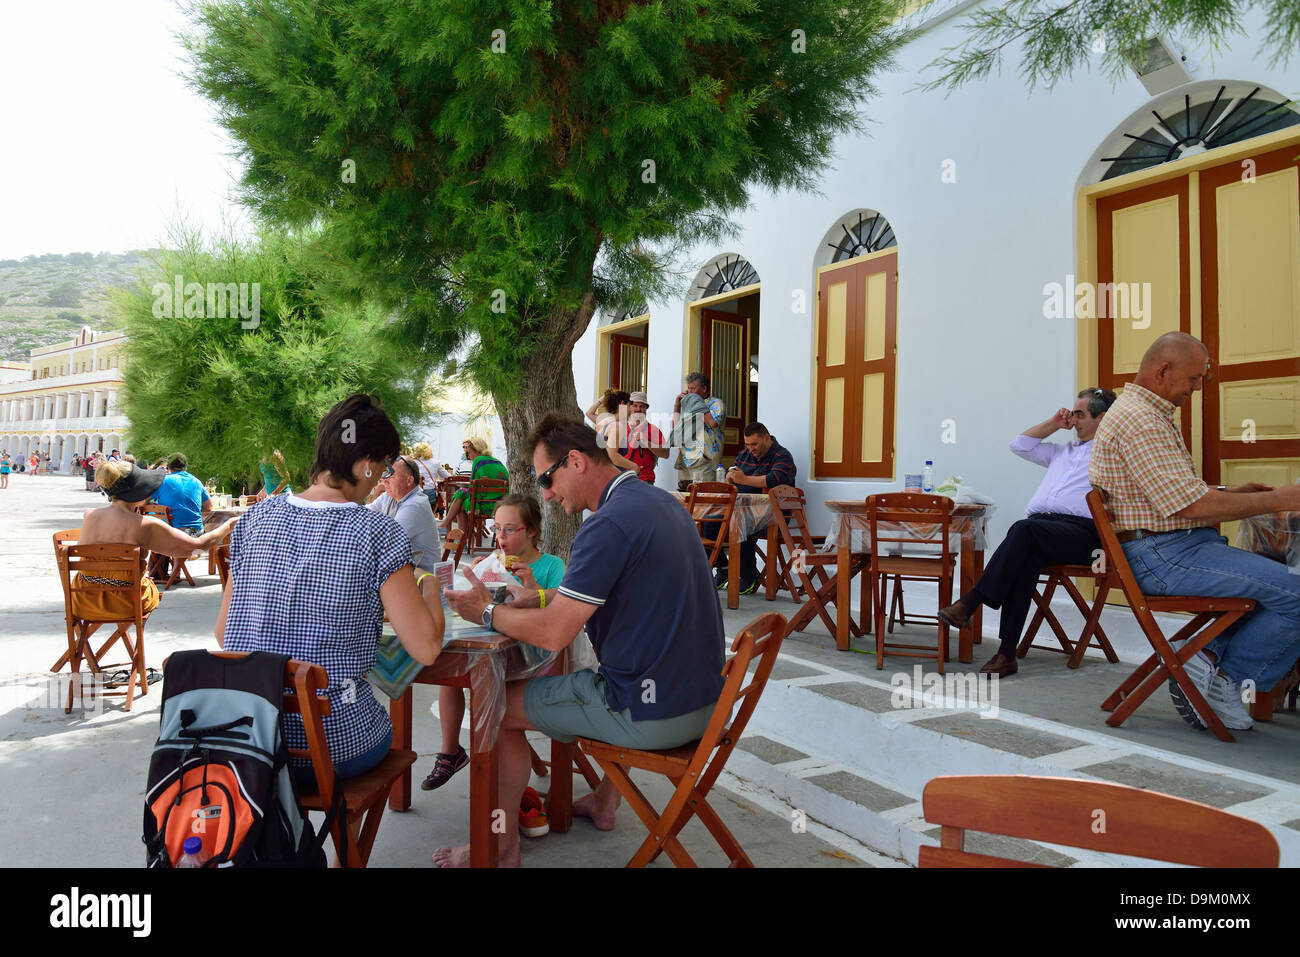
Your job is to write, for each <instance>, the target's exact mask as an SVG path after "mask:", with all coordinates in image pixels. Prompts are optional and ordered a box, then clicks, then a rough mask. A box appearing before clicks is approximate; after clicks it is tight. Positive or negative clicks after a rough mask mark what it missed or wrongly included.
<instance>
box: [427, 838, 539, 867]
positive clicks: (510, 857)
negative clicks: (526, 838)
mask: <svg viewBox="0 0 1300 957" xmlns="http://www.w3.org/2000/svg"><path fill="white" fill-rule="evenodd" d="M433 863H434V866H435V867H469V845H468V844H462V845H461V846H460V847H440V848H438V849H437V850H436V851H434V852H433ZM497 866H498V867H518V866H519V845H518V844H517V843H516V844H515V845H514V846H512V847H506V846H505V845H504V844H503V845H501V848H500V853H499V855H498V857H497Z"/></svg>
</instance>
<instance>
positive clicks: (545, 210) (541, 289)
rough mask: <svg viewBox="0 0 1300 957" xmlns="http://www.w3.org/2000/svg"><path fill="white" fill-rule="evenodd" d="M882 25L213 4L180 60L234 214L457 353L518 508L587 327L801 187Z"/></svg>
mask: <svg viewBox="0 0 1300 957" xmlns="http://www.w3.org/2000/svg"><path fill="white" fill-rule="evenodd" d="M897 9H898V8H897V5H896V3H895V0H855V2H853V3H844V2H843V0H747V2H745V0H742V2H737V0H730V2H712V0H691V2H685V0H656V2H628V0H622V2H616V3H596V2H592V0H579V2H550V3H548V2H539V0H413V2H406V3H393V2H391V0H217V2H198V3H197V4H196V5H195V10H194V12H195V17H196V20H197V22H198V31H199V32H198V34H197V35H196V36H195V37H194V38H193V39H192V40H191V43H190V49H191V51H192V54H193V59H194V66H195V75H194V83H195V86H196V88H197V89H198V90H200V91H201V92H202V93H204V94H205V95H206V96H208V97H210V98H211V99H212V100H213V101H215V103H216V104H217V105H218V107H219V109H220V115H221V119H222V122H223V123H224V124H225V126H226V127H227V128H228V129H229V130H230V132H231V133H232V134H233V136H234V138H235V140H236V142H238V143H239V144H240V146H241V150H242V154H243V159H244V160H245V161H246V164H247V167H246V173H245V175H244V178H243V192H244V197H245V199H246V201H247V203H248V204H249V205H250V206H251V207H252V208H253V209H254V210H256V211H257V213H259V214H260V215H262V216H264V217H266V218H268V219H270V220H271V221H274V222H277V223H283V224H287V225H290V226H301V225H303V224H307V223H313V224H314V223H320V224H321V225H322V226H323V232H324V235H323V242H324V246H325V248H327V249H328V250H329V253H330V255H331V257H332V259H333V261H334V262H335V263H336V264H338V265H339V266H340V267H341V270H340V272H341V276H342V279H341V284H342V287H343V288H345V289H347V290H348V291H349V292H350V293H351V294H353V295H355V296H358V297H360V296H364V295H376V296H378V297H380V299H381V301H382V302H383V303H384V304H385V305H387V306H389V307H391V308H394V309H395V311H396V312H397V314H398V315H399V317H400V320H401V324H402V325H401V328H402V331H403V333H404V334H405V335H407V336H408V337H410V340H411V341H412V342H415V343H418V344H420V345H421V346H424V347H426V348H427V350H428V353H429V354H430V355H432V356H440V357H448V356H452V355H463V360H462V361H461V362H460V364H459V367H460V369H461V370H462V371H464V372H465V373H466V374H467V375H468V376H469V377H470V378H471V379H472V381H474V382H475V383H476V384H477V385H478V386H479V387H480V388H481V389H482V390H483V391H484V392H486V393H488V394H490V395H491V396H492V397H493V399H494V400H495V402H496V406H497V410H498V413H499V414H500V416H501V419H502V422H503V425H504V430H505V434H506V441H507V446H508V448H509V450H510V455H509V458H510V462H509V465H510V470H511V473H512V477H513V478H514V479H515V483H516V485H521V486H524V487H531V478H530V477H529V473H530V470H531V461H529V460H528V459H527V458H526V457H525V456H524V455H523V454H522V452H523V449H522V445H523V443H522V439H523V437H524V435H525V434H526V432H527V430H528V428H529V427H530V425H531V423H532V422H534V421H535V420H536V419H537V418H538V417H540V415H541V414H543V413H544V412H547V411H550V410H554V409H559V410H562V411H566V412H569V413H570V414H572V415H573V416H574V417H575V418H576V417H579V416H580V412H579V408H578V404H577V400H576V396H575V394H574V387H573V379H572V365H571V355H572V349H573V345H574V343H575V342H576V341H577V340H578V338H579V337H580V336H581V335H582V334H583V332H584V331H585V330H586V328H587V326H588V324H589V323H590V321H591V318H592V316H593V314H594V313H595V311H596V310H597V309H598V308H600V307H603V306H612V307H615V308H617V307H618V306H620V305H624V304H628V303H631V302H636V301H643V300H647V299H653V298H655V295H656V294H657V293H661V292H663V291H664V288H665V287H664V284H665V283H666V282H669V281H671V279H672V278H673V277H672V275H671V271H669V270H667V269H666V268H665V267H666V266H667V265H668V264H669V263H670V262H671V260H672V256H673V254H674V253H675V251H676V250H677V249H679V248H682V247H684V246H688V245H689V244H692V243H694V242H696V241H699V240H701V239H706V238H711V237H712V238H716V237H718V236H719V235H720V234H721V233H723V232H724V231H725V229H726V227H727V223H728V219H729V217H730V215H731V214H732V213H734V212H735V211H736V210H738V209H740V208H741V207H743V206H744V205H745V204H746V203H747V201H748V196H749V192H750V190H751V189H752V188H754V187H756V186H759V187H765V188H768V189H774V190H775V189H782V188H791V187H793V188H805V189H809V188H813V187H814V186H815V184H816V182H817V177H818V175H819V174H820V172H821V171H822V170H823V169H824V167H825V165H826V163H827V162H828V161H829V160H830V159H831V158H832V144H833V142H834V139H835V137H836V136H837V135H838V134H840V133H843V132H845V131H847V130H851V129H855V128H858V127H859V126H860V125H861V123H862V122H863V112H862V108H861V107H862V103H863V101H864V100H865V99H866V98H867V97H868V96H869V95H870V94H871V93H872V92H873V86H872V80H873V77H875V76H876V75H877V74H878V73H879V71H880V70H881V69H882V68H884V67H885V66H886V65H887V64H888V62H889V60H890V57H891V56H892V54H893V51H894V49H895V47H896V45H897V44H898V43H899V41H900V39H901V38H902V35H901V33H900V31H898V30H897V29H896V28H894V27H892V26H891V24H893V23H894V20H895V18H896V16H897ZM548 521H549V519H548ZM548 536H549V533H548ZM564 537H565V536H563V535H561V536H560V538H561V539H562V540H563V538H564ZM550 540H551V541H555V539H554V538H550Z"/></svg>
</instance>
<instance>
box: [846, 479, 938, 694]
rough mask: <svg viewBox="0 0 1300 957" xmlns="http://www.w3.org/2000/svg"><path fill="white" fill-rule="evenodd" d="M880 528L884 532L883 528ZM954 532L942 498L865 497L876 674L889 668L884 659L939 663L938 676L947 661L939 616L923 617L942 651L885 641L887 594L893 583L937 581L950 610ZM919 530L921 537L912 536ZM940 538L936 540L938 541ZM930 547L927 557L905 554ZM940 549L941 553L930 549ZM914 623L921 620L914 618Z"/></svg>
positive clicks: (898, 494)
mask: <svg viewBox="0 0 1300 957" xmlns="http://www.w3.org/2000/svg"><path fill="white" fill-rule="evenodd" d="M882 523H883V524H884V526H885V527H884V528H882V527H881V525H882ZM951 526H952V499H950V498H945V497H944V496H942V495H918V494H915V493H908V492H890V493H888V494H885V495H869V496H867V527H868V529H869V530H870V535H871V564H870V566H869V570H868V572H867V574H868V576H869V577H870V583H871V591H872V594H873V595H875V619H876V626H875V630H876V668H877V669H882V668H884V667H885V655H886V653H890V654H895V655H901V656H903V657H905V658H936V659H937V660H938V662H939V665H938V670H939V673H940V674H942V673H943V663H944V662H945V661H946V660H947V659H948V624H947V623H946V622H945V621H943V620H942V619H941V618H939V617H938V615H934V616H929V615H927V616H925V618H926V620H927V621H928V620H931V619H933V621H934V622H935V625H936V628H937V629H938V647H937V648H936V647H935V646H934V645H933V644H931V645H924V644H915V643H912V642H905V641H887V640H886V637H885V635H886V631H885V591H886V589H887V588H888V587H889V579H890V578H891V577H892V578H893V579H894V582H895V588H896V589H897V588H898V587H901V584H900V583H901V582H904V581H937V582H938V584H939V606H938V607H939V608H945V607H947V606H948V605H950V604H952V580H953V574H954V572H955V571H956V568H957V556H956V555H955V554H954V552H953V550H952V543H951V541H950V540H949V539H950V536H951ZM912 529H916V530H917V532H913V531H912ZM936 534H937V536H938V537H937V538H936V537H935V536H936ZM917 545H921V546H924V547H926V551H927V554H921V555H918V554H910V555H909V554H893V555H891V554H888V552H890V551H895V552H899V553H902V552H904V551H905V550H906V549H907V548H908V547H909V546H911V547H912V548H913V550H915V547H916V546H917ZM934 547H937V548H938V552H937V553H930V549H933V548H934ZM912 617H913V618H918V617H921V616H917V615H913V616H912Z"/></svg>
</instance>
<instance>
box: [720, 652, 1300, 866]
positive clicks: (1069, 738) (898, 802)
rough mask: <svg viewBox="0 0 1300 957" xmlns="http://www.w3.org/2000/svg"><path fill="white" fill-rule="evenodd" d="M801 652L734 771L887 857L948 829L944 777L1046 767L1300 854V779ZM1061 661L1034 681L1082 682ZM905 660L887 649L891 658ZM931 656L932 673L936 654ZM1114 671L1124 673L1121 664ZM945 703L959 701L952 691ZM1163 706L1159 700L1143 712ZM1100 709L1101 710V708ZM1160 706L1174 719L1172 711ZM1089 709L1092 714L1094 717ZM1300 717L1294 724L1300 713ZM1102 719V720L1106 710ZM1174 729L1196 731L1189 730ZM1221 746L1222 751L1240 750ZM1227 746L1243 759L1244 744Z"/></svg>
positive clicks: (1003, 843)
mask: <svg viewBox="0 0 1300 957" xmlns="http://www.w3.org/2000/svg"><path fill="white" fill-rule="evenodd" d="M787 647H791V646H790V645H787ZM799 650H800V649H798V648H794V649H793V650H791V651H783V652H782V654H781V655H780V660H779V661H778V664H777V666H776V668H775V669H774V672H773V677H772V680H771V681H770V682H769V684H768V687H767V688H766V690H765V691H764V693H763V698H762V701H761V702H760V705H759V707H758V709H757V710H756V711H755V713H754V716H753V718H752V719H751V721H750V724H749V727H748V729H747V733H746V734H745V735H744V737H743V738H742V739H741V741H740V743H739V745H738V747H737V750H736V752H735V753H734V754H733V755H732V757H731V760H730V761H729V763H728V769H729V771H731V772H732V773H733V774H734V775H735V776H737V777H738V778H740V779H741V780H742V781H744V782H747V783H749V784H750V785H751V786H752V787H753V788H755V789H757V790H762V791H766V792H768V793H769V794H770V795H771V796H772V798H773V799H774V800H775V801H778V802H783V803H784V804H785V805H787V806H788V807H790V808H791V809H792V810H793V811H802V812H803V814H804V815H805V816H806V818H807V819H808V820H810V821H813V822H816V823H818V824H821V825H824V826H826V827H828V828H831V829H833V830H834V831H838V832H840V833H841V834H843V835H845V836H846V837H847V838H849V839H851V840H853V841H855V842H859V843H861V844H862V845H865V846H866V847H867V848H870V849H872V850H874V851H875V852H878V853H879V854H881V855H883V856H884V857H885V858H888V859H891V860H893V861H895V862H898V863H906V864H910V865H915V864H916V860H917V849H918V848H919V847H920V845H921V844H922V843H929V844H937V843H938V831H939V829H938V827H937V826H935V825H931V824H928V823H927V822H926V821H925V820H924V814H923V811H922V807H921V795H922V792H923V790H924V788H925V784H926V782H928V781H929V780H930V779H931V778H934V777H937V776H939V775H944V774H1036V775H1054V776H1062V777H1073V778H1086V779H1092V780H1102V781H1111V782H1116V783H1122V784H1129V785H1133V786H1136V787H1143V788H1149V789H1152V790H1156V791H1161V792H1164V793H1166V794H1172V795H1175V796H1177V797H1183V798H1188V799H1190V800H1195V801H1200V802H1202V803H1205V804H1209V805H1212V806H1214V807H1219V808H1223V809H1225V810H1228V811H1231V812H1233V813H1236V814H1241V815H1242V816H1244V817H1249V818H1251V819H1254V820H1257V821H1260V822H1261V823H1263V824H1264V825H1265V826H1267V827H1268V828H1269V829H1270V831H1271V832H1272V833H1273V834H1274V835H1275V837H1276V838H1277V841H1278V844H1279V847H1280V848H1281V853H1282V865H1283V866H1296V865H1297V864H1300V786H1298V785H1297V784H1296V783H1294V782H1293V781H1289V780H1284V779H1282V778H1279V777H1273V776H1269V775H1267V774H1262V773H1256V772H1253V771H1251V770H1248V769H1246V768H1242V767H1240V766H1237V767H1234V766H1230V765H1229V764H1226V763H1220V762H1218V761H1215V760H1205V759H1202V758H1197V757H1192V756H1189V755H1188V754H1186V753H1181V752H1178V751H1173V750H1170V749H1166V748H1161V747H1158V746H1151V745H1148V744H1143V743H1141V742H1139V741H1135V740H1131V736H1130V739H1128V740H1126V739H1125V737H1124V736H1123V735H1122V733H1117V729H1106V730H1104V731H1098V730H1095V729H1094V728H1093V727H1076V726H1073V725H1071V724H1067V723H1064V722H1061V721H1055V720H1050V719H1046V718H1043V717H1039V716H1036V715H1033V714H1028V713H1023V712H1018V711H1015V710H1011V709H1009V708H1007V707H1006V706H1005V705H1004V704H996V705H995V704H994V702H992V701H988V700H986V701H985V702H984V703H983V706H982V707H973V708H963V707H942V706H940V707H935V706H934V705H935V704H936V702H935V700H933V698H934V696H933V694H931V695H929V696H927V695H926V694H925V690H924V689H926V688H927V687H932V685H933V680H934V679H928V684H927V679H925V678H921V679H920V680H921V682H922V684H921V688H920V689H913V687H912V685H913V684H915V681H916V679H917V678H918V672H917V671H915V670H914V671H913V672H912V674H910V675H909V674H908V673H907V672H906V671H904V670H897V671H894V672H893V673H892V674H891V672H889V671H883V672H877V671H875V670H874V668H873V669H872V670H871V674H870V675H862V674H858V673H854V672H852V671H849V670H845V669H841V668H837V667H835V665H834V664H833V663H828V661H827V659H826V657H825V656H824V655H819V656H818V657H817V658H813V657H811V656H803V655H801V654H800V653H799ZM839 655H840V656H841V658H838V659H832V661H839V660H844V661H846V662H850V663H853V664H858V663H860V662H861V661H862V660H863V659H862V658H860V657H858V656H853V655H846V654H845V653H842V652H841V653H839ZM1052 659H1053V660H1052V662H1051V663H1052V665H1054V666H1055V668H1054V669H1053V671H1052V672H1051V673H1048V674H1046V675H1044V676H1043V677H1041V678H1039V679H1037V680H1039V681H1043V680H1046V678H1047V677H1055V678H1057V679H1058V680H1066V679H1069V678H1071V677H1075V678H1076V681H1077V676H1080V675H1082V674H1083V673H1084V671H1085V669H1080V670H1079V671H1078V672H1070V671H1069V670H1068V669H1066V668H1065V667H1064V663H1063V662H1061V661H1059V658H1058V656H1052ZM866 660H867V661H871V659H869V658H868V659H866ZM895 660H896V659H893V658H890V659H887V661H888V663H889V664H890V665H891V666H893V665H894V661H895ZM897 660H905V659H897ZM927 665H928V667H929V669H930V671H931V672H932V671H933V662H928V663H927ZM897 667H900V668H901V667H904V666H897ZM950 667H951V666H950ZM965 667H970V666H965ZM1099 667H1101V668H1105V667H1107V666H1105V665H1102V666H1099ZM1109 667H1110V668H1114V669H1121V670H1123V669H1122V666H1109ZM1056 668H1059V673H1057V672H1056V671H1055V669H1056ZM1116 674H1117V675H1119V672H1118V671H1117V672H1116ZM876 675H880V677H875V676H876ZM959 675H960V673H957V674H954V673H952V672H951V671H950V675H949V678H948V683H946V684H945V690H948V689H951V690H952V691H953V692H954V693H955V692H957V691H958V690H959V689H965V688H967V687H968V683H967V678H966V676H964V675H960V678H961V680H960V681H958V680H957V679H958V676H959ZM903 679H907V680H906V681H904V680H903ZM1025 680H1026V679H1025V677H1024V675H1023V672H1022V675H1020V676H1017V677H1015V678H1012V679H1007V680H1006V681H1005V682H1003V683H1002V688H1001V691H1002V692H1003V694H1002V695H1001V697H1003V699H1004V700H1005V697H1006V695H1005V692H1006V691H1007V686H1008V685H1010V683H1011V682H1013V681H1016V682H1021V683H1022V684H1021V690H1022V692H1023V691H1024V689H1025V685H1024V682H1025ZM1028 680H1035V679H1033V678H1030V679H1028ZM1118 680H1119V678H1118V677H1117V678H1116V683H1118ZM1093 683H1096V681H1095V678H1094V679H1093ZM1158 694H1163V691H1162V692H1159V693H1158ZM1018 696H1020V695H1018ZM938 703H939V704H960V703H961V702H960V700H957V701H954V700H952V699H949V700H947V701H942V700H941V701H939V702H938ZM977 704H978V702H977ZM1166 705H1167V703H1166V702H1156V701H1155V700H1154V696H1153V700H1152V701H1150V702H1148V704H1146V705H1144V708H1152V709H1161V708H1165V707H1166ZM1093 707H1094V708H1095V707H1096V705H1095V704H1094V705H1093ZM1095 714H1096V715H1101V717H1102V718H1104V714H1103V713H1102V712H1101V711H1100V710H1099V709H1098V710H1097V711H1096V712H1095ZM1141 714H1142V710H1141V709H1139V712H1138V715H1141ZM982 715H983V716H982ZM1159 716H1160V718H1161V719H1166V718H1167V717H1168V716H1166V715H1164V714H1163V711H1161V712H1159ZM1087 717H1088V718H1089V719H1091V718H1092V713H1089V714H1088V715H1087ZM1137 717H1138V716H1137V715H1135V716H1134V718H1131V719H1130V721H1133V720H1135V719H1136V718H1137ZM1153 720H1154V719H1153ZM1174 721H1177V719H1176V718H1175V719H1174ZM1290 721H1291V724H1292V725H1294V724H1296V721H1295V718H1294V717H1291V719H1290ZM1096 723H1097V725H1098V726H1100V727H1102V728H1105V725H1104V723H1102V722H1101V720H1100V719H1098V720H1097V722H1096ZM1275 724H1279V725H1280V724H1281V722H1280V721H1279V722H1276V723H1275ZM1123 730H1124V729H1118V732H1123ZM1173 730H1174V731H1175V732H1178V731H1181V732H1182V733H1184V734H1185V735H1188V736H1195V735H1196V732H1194V731H1192V730H1191V729H1188V728H1175V729H1173ZM1296 730H1297V729H1296V728H1294V727H1292V728H1285V729H1284V728H1281V727H1278V728H1268V729H1267V731H1263V732H1244V733H1239V735H1238V736H1239V738H1243V739H1246V740H1248V741H1249V742H1250V743H1252V744H1254V745H1256V746H1258V745H1259V743H1260V741H1262V740H1263V739H1264V738H1265V736H1266V735H1268V734H1276V733H1277V732H1283V733H1285V734H1286V737H1287V738H1288V739H1289V738H1290V735H1291V734H1294V733H1296ZM1252 735H1254V736H1255V738H1254V739H1253V740H1252V739H1251V738H1250V736H1252ZM1198 743H1199V742H1198ZM1215 744H1218V745H1221V747H1222V748H1224V749H1232V748H1233V747H1234V745H1233V744H1224V743H1221V742H1215ZM1237 747H1240V745H1237ZM1222 753H1223V754H1224V755H1226V756H1231V757H1233V758H1234V759H1237V758H1240V754H1239V753H1238V752H1233V751H1230V750H1228V751H1223V752H1222ZM1237 763H1238V764H1240V763H1241V762H1240V761H1239V760H1238V761H1237ZM968 846H969V847H970V849H973V850H976V851H980V852H983V853H991V854H1008V855H1010V856H1014V857H1021V858H1024V859H1027V860H1037V861H1040V862H1042V863H1050V864H1056V865H1059V866H1070V865H1074V864H1079V865H1096V864H1101V863H1105V864H1108V865H1112V866H1113V865H1115V864H1117V863H1126V862H1123V861H1122V859H1115V858H1103V857H1101V856H1099V855H1095V854H1092V853H1090V852H1087V851H1081V850H1078V849H1074V848H1052V847H1048V846H1044V845H1033V844H1031V843H1030V842H1023V841H1015V840H1012V839H1008V838H1003V837H999V836H995V835H979V836H972V839H971V841H970V843H969V844H968ZM877 863H879V862H877ZM1134 864H1135V866H1136V865H1140V864H1141V862H1137V861H1135V862H1134Z"/></svg>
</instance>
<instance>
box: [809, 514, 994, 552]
mask: <svg viewBox="0 0 1300 957" xmlns="http://www.w3.org/2000/svg"><path fill="white" fill-rule="evenodd" d="M955 508H956V509H958V510H959V511H954V513H953V516H952V521H951V523H950V524H949V526H948V529H949V531H948V547H949V548H950V549H952V550H953V551H960V549H961V539H962V536H964V535H973V536H974V541H975V548H976V549H980V550H986V549H987V548H988V527H989V519H991V518H992V517H993V515H994V513H995V512H996V511H997V506H996V505H971V504H962V503H958V504H957V505H956V506H955ZM827 510H828V511H829V512H830V518H831V524H830V530H829V531H828V532H827V533H826V543H825V544H824V545H822V551H824V552H833V551H835V550H836V549H838V548H839V547H840V545H841V544H846V545H848V547H849V551H851V552H857V553H860V554H867V553H869V552H870V551H871V529H870V523H869V522H868V521H867V506H866V503H865V502H855V503H854V505H853V507H852V508H851V509H850V508H847V507H845V506H844V505H831V504H829V503H828V505H827ZM880 530H881V533H882V534H884V535H887V536H889V537H894V536H900V537H901V536H906V537H908V538H910V539H912V540H914V541H915V542H917V543H918V544H925V543H933V544H934V545H938V544H939V526H938V525H934V524H917V525H914V524H912V523H910V522H908V523H904V522H881V523H880ZM893 547H895V548H898V549H900V550H901V547H902V546H898V545H894V546H893Z"/></svg>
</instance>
